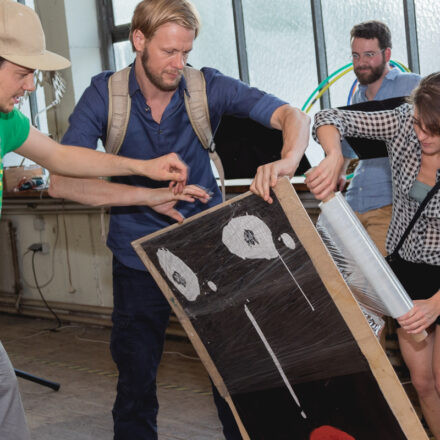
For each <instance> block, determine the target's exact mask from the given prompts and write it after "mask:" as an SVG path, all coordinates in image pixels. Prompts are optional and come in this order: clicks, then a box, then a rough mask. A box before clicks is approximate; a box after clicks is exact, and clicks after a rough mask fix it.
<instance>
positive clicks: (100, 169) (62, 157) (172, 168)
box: [16, 127, 187, 182]
mask: <svg viewBox="0 0 440 440" xmlns="http://www.w3.org/2000/svg"><path fill="white" fill-rule="evenodd" d="M16 152H17V153H19V154H21V155H23V156H25V157H27V158H29V159H31V160H33V161H34V162H37V163H38V164H40V165H42V166H43V167H45V168H47V169H48V170H50V171H53V172H54V173H57V174H62V175H66V176H71V177H105V176H127V175H131V174H135V175H139V176H147V177H150V178H151V179H154V180H173V181H177V182H186V179H187V166H186V165H185V164H184V163H183V162H182V161H181V160H180V159H179V157H178V156H177V154H175V153H170V154H167V155H166V156H162V157H158V158H157V159H152V160H136V159H129V158H126V157H122V156H115V155H113V154H106V153H101V152H98V151H95V150H91V149H89V148H82V147H73V146H66V145H60V144H58V143H57V142H55V141H53V140H52V139H50V138H49V137H47V136H45V135H44V134H42V133H40V132H39V131H38V130H36V129H35V128H33V127H31V130H30V132H29V136H28V138H27V139H26V141H25V142H24V144H23V145H22V146H21V147H20V148H18V149H17V150H16Z"/></svg>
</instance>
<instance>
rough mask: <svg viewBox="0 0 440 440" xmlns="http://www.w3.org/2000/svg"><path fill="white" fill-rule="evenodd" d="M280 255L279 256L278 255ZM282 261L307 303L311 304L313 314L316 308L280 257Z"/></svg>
mask: <svg viewBox="0 0 440 440" xmlns="http://www.w3.org/2000/svg"><path fill="white" fill-rule="evenodd" d="M278 255H279V254H278ZM279 257H280V260H281V261H282V262H283V264H284V267H285V268H286V269H287V272H289V274H290V276H291V277H292V279H293V281H295V284H296V285H297V286H298V289H299V290H300V291H301V293H302V295H303V297H304V298H305V299H306V301H307V303H308V304H309V306H310V308H311V309H312V312H314V311H315V308H314V307H313V305H312V303H311V302H310V300H309V298H307V295H306V294H305V293H304V290H302V289H301V286H300V285H299V284H298V281H296V279H295V277H294V276H293V274H292V272H291V271H290V269H289V268H288V267H287V264H286V263H285V262H284V260H283V257H282V256H281V255H279Z"/></svg>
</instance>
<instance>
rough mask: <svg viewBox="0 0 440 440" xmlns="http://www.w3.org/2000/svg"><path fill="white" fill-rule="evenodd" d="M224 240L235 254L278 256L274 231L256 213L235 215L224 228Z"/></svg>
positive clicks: (259, 256)
mask: <svg viewBox="0 0 440 440" xmlns="http://www.w3.org/2000/svg"><path fill="white" fill-rule="evenodd" d="M222 241H223V243H224V244H225V245H226V247H227V248H228V249H229V251H230V252H232V253H233V254H235V255H238V256H239V257H240V258H242V259H243V260H245V259H246V258H266V259H267V260H271V259H272V258H276V257H278V251H277V250H276V248H275V245H274V244H273V240H272V233H271V231H270V229H269V228H268V226H267V225H266V223H264V222H263V221H262V220H260V219H259V218H258V217H255V216H254V215H244V216H242V217H235V218H233V219H231V221H230V222H229V223H228V224H227V225H226V226H225V227H224V228H223V233H222Z"/></svg>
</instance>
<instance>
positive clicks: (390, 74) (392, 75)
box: [359, 67, 400, 101]
mask: <svg viewBox="0 0 440 440" xmlns="http://www.w3.org/2000/svg"><path fill="white" fill-rule="evenodd" d="M399 75H400V70H399V69H398V68H397V67H393V68H392V69H391V70H390V71H389V72H388V73H387V74H386V75H385V78H384V79H383V81H382V84H381V85H380V88H379V90H378V91H377V94H376V96H375V97H374V99H378V96H379V97H380V92H381V90H382V89H384V88H386V87H387V85H386V83H387V81H394V80H395V79H396V78H397V77H398V76H399ZM367 87H368V85H362V84H360V85H359V92H360V94H361V96H362V99H363V100H364V101H368V98H367V96H366V94H365V93H366V91H367Z"/></svg>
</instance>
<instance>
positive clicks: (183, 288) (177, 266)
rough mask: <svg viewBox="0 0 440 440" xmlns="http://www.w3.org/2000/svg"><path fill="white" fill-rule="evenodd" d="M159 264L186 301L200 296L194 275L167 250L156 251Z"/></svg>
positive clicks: (197, 282)
mask: <svg viewBox="0 0 440 440" xmlns="http://www.w3.org/2000/svg"><path fill="white" fill-rule="evenodd" d="M156 254H157V258H158V259H159V264H160V266H161V267H162V269H163V271H164V272H165V274H166V276H167V277H168V279H169V280H170V281H171V282H172V283H173V285H174V287H175V288H176V289H177V290H178V291H179V292H180V293H181V294H182V295H183V296H184V297H185V298H186V299H187V300H188V301H195V300H196V299H197V297H198V296H199V295H200V286H199V280H198V279H197V276H196V274H195V273H194V272H193V271H192V270H191V269H190V268H189V267H188V266H187V265H186V264H185V263H184V262H183V261H182V260H181V259H180V258H179V257H176V255H174V254H173V253H172V252H170V251H169V250H168V249H164V248H161V249H159V250H158V251H157V253H156Z"/></svg>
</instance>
